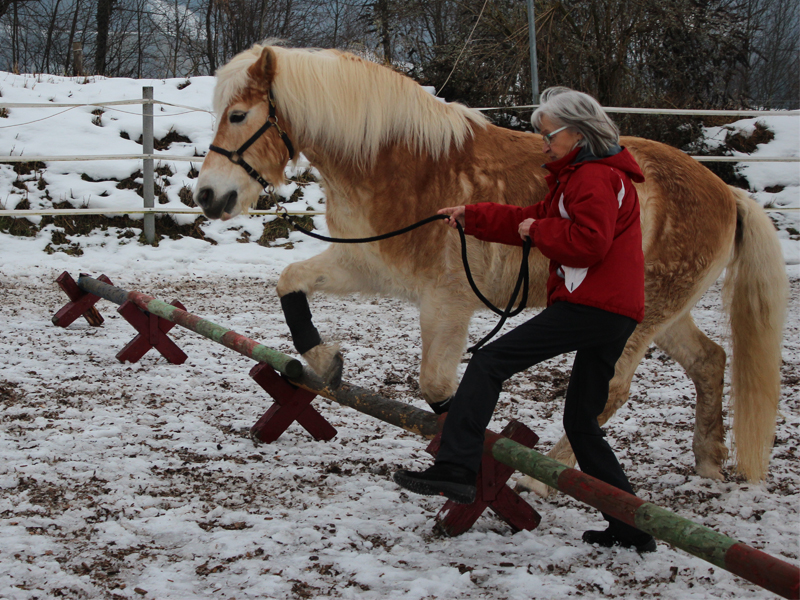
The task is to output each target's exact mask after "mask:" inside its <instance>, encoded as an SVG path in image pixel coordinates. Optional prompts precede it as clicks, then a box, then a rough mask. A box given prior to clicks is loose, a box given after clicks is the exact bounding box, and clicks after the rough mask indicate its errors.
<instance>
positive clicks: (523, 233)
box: [519, 219, 536, 241]
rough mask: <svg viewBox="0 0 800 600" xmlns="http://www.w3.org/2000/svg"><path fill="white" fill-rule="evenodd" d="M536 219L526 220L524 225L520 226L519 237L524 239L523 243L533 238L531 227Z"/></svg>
mask: <svg viewBox="0 0 800 600" xmlns="http://www.w3.org/2000/svg"><path fill="white" fill-rule="evenodd" d="M535 220H536V219H525V220H524V221H523V222H522V223H520V224H519V237H521V238H522V241H525V238H526V237H530V236H531V225H533V222H534V221H535Z"/></svg>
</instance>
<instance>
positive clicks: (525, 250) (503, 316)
mask: <svg viewBox="0 0 800 600" xmlns="http://www.w3.org/2000/svg"><path fill="white" fill-rule="evenodd" d="M279 216H280V217H281V218H283V220H284V221H286V222H287V223H289V225H291V226H292V227H293V228H294V229H296V230H297V231H299V232H300V233H303V234H305V235H307V236H309V237H312V238H314V239H317V240H321V241H323V242H330V243H333V244H365V243H369V242H379V241H381V240H386V239H389V238H391V237H395V236H397V235H402V234H404V233H408V232H409V231H412V230H414V229H416V228H417V227H422V226H423V225H427V224H428V223H433V222H434V221H438V220H440V219H447V218H448V217H447V215H433V216H432V217H428V218H427V219H422V220H421V221H417V222H416V223H414V224H412V225H409V226H408V227H403V228H402V229H397V230H395V231H390V232H389V233H384V234H381V235H375V236H372V237H365V238H334V237H327V236H324V235H320V234H318V233H314V232H313V231H309V230H308V229H304V228H303V227H301V226H300V225H298V224H297V223H296V222H295V221H294V220H293V218H292V217H291V216H290V215H289V214H287V213H286V212H285V211H284V213H282V214H280V215H279ZM456 225H457V226H458V236H459V239H460V240H461V262H462V263H463V265H464V273H466V275H467V281H469V285H470V287H471V288H472V291H473V292H474V293H475V295H476V296H477V297H478V299H479V300H480V301H481V302H483V303H484V304H485V305H486V306H487V308H489V310H491V311H492V312H494V313H495V314H498V315H500V321H498V323H497V325H495V327H494V329H492V330H491V331H490V332H489V333H488V335H486V336H484V338H483V339H482V340H481V341H479V342H478V343H477V344H475V345H474V346H472V347H471V348H467V352H470V353H473V352H475V351H477V350H479V349H480V348H481V347H482V346H483V345H484V344H485V343H486V342H488V341H489V340H490V339H492V338H493V337H494V336H495V334H496V333H497V332H498V331H500V328H501V327H502V326H503V324H504V323H505V322H506V320H507V319H508V318H509V317H514V316H516V315H518V314H519V313H520V312H522V310H523V309H524V308H525V305H526V304H527V303H528V284H529V281H530V273H529V271H528V255H529V254H530V250H531V239H530V238H529V237H526V238H525V240H524V242H523V245H522V260H521V262H520V267H519V276H518V277H517V283H516V285H515V286H514V291H513V292H512V293H511V298H510V299H509V301H508V305H507V306H506V308H505V310H501V309H499V308H497V307H496V306H495V305H494V304H492V303H491V302H490V301H489V300H488V299H487V298H486V297H485V296H484V295H483V294H482V293H481V291H480V290H479V289H478V286H477V284H476V283H475V280H474V279H473V278H472V271H471V270H470V268H469V260H468V259H467V238H466V235H465V234H464V228H463V227H461V223H458V222H456ZM520 288H522V299H521V300H520V302H519V306H517V308H516V309H514V308H513V307H514V304H515V303H516V301H517V296H518V295H519V292H520Z"/></svg>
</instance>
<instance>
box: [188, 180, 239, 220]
mask: <svg viewBox="0 0 800 600" xmlns="http://www.w3.org/2000/svg"><path fill="white" fill-rule="evenodd" d="M238 199H239V194H238V193H237V192H236V190H233V191H230V192H228V193H226V194H223V195H222V196H220V197H219V198H217V196H216V194H215V193H214V190H213V189H212V188H210V187H204V188H201V189H200V190H199V191H198V192H197V195H196V196H195V202H196V203H197V205H198V206H199V207H200V208H202V209H203V214H204V215H205V216H207V217H208V218H209V219H219V218H220V217H222V216H223V215H224V214H227V215H231V214H233V211H234V210H235V209H236V202H237V200H238Z"/></svg>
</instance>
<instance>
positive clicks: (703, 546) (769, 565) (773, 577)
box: [491, 436, 800, 600]
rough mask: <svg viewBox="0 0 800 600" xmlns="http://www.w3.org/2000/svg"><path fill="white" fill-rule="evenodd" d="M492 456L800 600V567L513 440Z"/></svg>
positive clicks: (499, 443)
mask: <svg viewBox="0 0 800 600" xmlns="http://www.w3.org/2000/svg"><path fill="white" fill-rule="evenodd" d="M491 448H492V456H494V457H495V458H496V459H497V460H499V461H500V462H502V463H503V464H506V465H508V466H510V467H514V468H515V469H517V470H518V471H520V472H522V473H526V474H527V475H530V476H531V477H533V478H534V479H537V480H539V481H541V482H542V483H545V484H547V485H549V486H550V487H552V488H555V489H557V490H559V491H561V492H564V493H565V494H568V495H570V496H572V497H573V498H575V499H577V500H580V501H581V502H585V503H586V504H589V505H590V506H593V507H594V508H597V509H599V510H601V511H603V512H605V513H607V514H609V515H611V516H612V517H616V518H617V519H620V520H621V521H624V522H625V523H627V524H628V525H633V526H634V527H636V528H637V529H641V530H642V531H645V532H647V533H649V534H650V535H652V536H653V537H656V538H658V539H660V540H663V541H665V542H668V543H669V544H672V545H673V546H675V547H677V548H680V549H681V550H685V551H686V552H688V553H690V554H693V555H695V556H697V557H699V558H702V559H703V560H706V561H708V562H710V563H711V564H713V565H716V566H718V567H720V568H721V569H725V570H726V571H730V572H731V573H733V574H735V575H738V576H739V577H742V578H743V579H746V580H747V581H750V582H752V583H755V584H756V585H759V586H761V587H763V588H765V589H768V590H769V591H771V592H774V593H776V594H779V595H780V596H783V597H784V598H791V599H793V600H796V599H798V598H800V589H799V588H800V569H798V567H796V566H794V565H791V564H789V563H787V562H785V561H783V560H780V559H778V558H775V557H774V556H770V555H769V554H767V553H765V552H762V551H761V550H757V549H755V548H752V547H750V546H748V545H746V544H743V543H742V542H739V541H737V540H735V539H733V538H729V537H728V536H726V535H722V534H721V533H717V532H716V531H713V530H712V529H709V528H708V527H704V526H703V525H698V524H697V523H694V522H692V521H690V520H689V519H685V518H684V517H681V516H678V515H676V514H674V513H672V512H670V511H668V510H666V509H664V508H660V507H658V506H656V505H655V504H652V503H650V502H645V501H644V500H642V499H641V498H637V497H636V496H634V495H632V494H628V493H627V492H623V491H622V490H620V489H617V488H615V487H613V486H611V485H608V484H607V483H604V482H602V481H600V480H599V479H595V478H594V477H591V476H589V475H586V474H585V473H581V472H580V471H578V470H576V469H570V468H569V467H567V466H566V465H563V464H561V463H559V462H558V461H555V460H553V459H551V458H548V457H546V456H544V455H542V454H539V453H538V452H536V451H535V450H531V449H530V448H526V447H525V446H522V445H520V444H517V443H516V442H513V441H511V440H509V439H507V438H503V437H499V436H498V438H497V440H496V441H494V442H493V443H492V446H491Z"/></svg>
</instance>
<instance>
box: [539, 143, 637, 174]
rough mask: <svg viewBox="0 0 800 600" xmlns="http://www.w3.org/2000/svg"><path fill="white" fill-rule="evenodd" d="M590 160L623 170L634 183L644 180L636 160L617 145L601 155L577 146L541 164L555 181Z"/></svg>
mask: <svg viewBox="0 0 800 600" xmlns="http://www.w3.org/2000/svg"><path fill="white" fill-rule="evenodd" d="M591 161H601V162H602V163H603V164H607V165H608V166H610V167H614V168H617V169H619V170H620V171H623V172H625V173H626V174H627V175H628V177H630V178H631V180H632V181H634V182H636V183H640V182H642V181H644V176H643V175H642V171H641V170H640V169H639V165H638V164H636V160H635V159H634V158H633V156H632V155H631V154H630V152H628V151H627V150H626V149H625V148H622V147H620V146H617V145H614V146H612V147H611V149H610V150H609V151H608V153H607V154H606V155H605V156H602V157H598V156H595V155H594V154H592V152H591V150H589V149H588V148H581V147H580V146H578V147H577V148H574V149H573V150H572V151H570V152H569V153H568V154H567V155H566V156H563V157H562V158H559V159H558V160H554V161H553V162H549V163H545V164H544V165H542V166H543V167H544V168H545V169H547V170H548V171H549V172H550V175H548V177H552V178H553V180H554V181H555V180H558V179H559V178H562V177H563V176H567V175H569V174H570V173H571V172H572V171H574V170H575V169H577V168H578V167H580V166H581V165H583V164H585V163H587V162H591Z"/></svg>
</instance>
